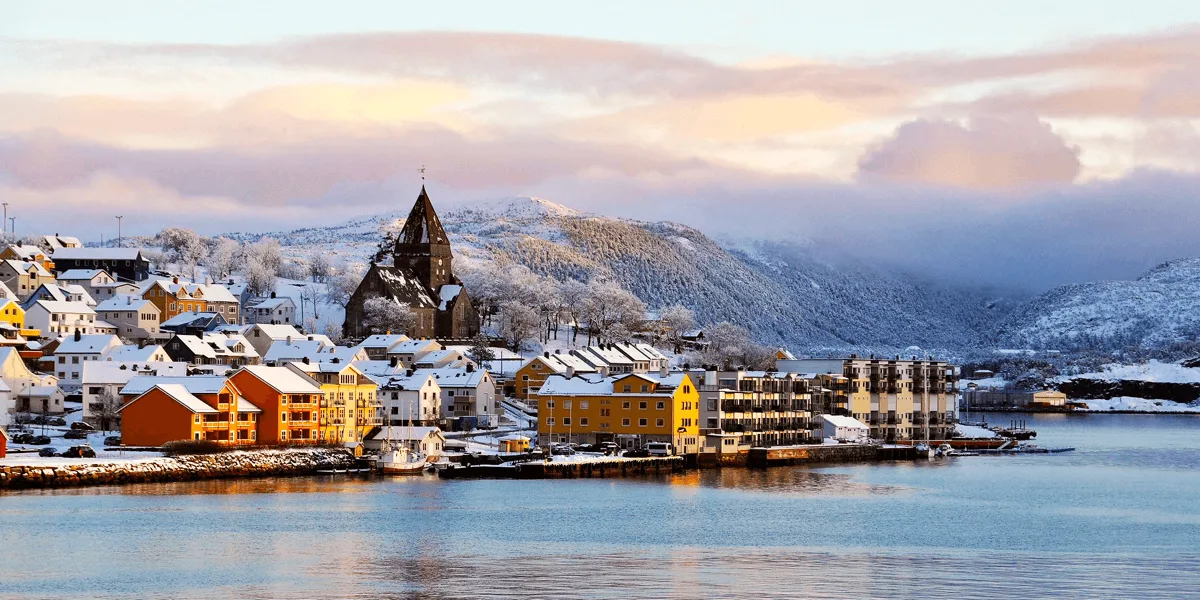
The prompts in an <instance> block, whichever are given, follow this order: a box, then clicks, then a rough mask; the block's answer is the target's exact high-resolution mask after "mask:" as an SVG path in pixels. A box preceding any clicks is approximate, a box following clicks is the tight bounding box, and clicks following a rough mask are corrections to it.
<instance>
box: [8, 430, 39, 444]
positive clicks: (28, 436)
mask: <svg viewBox="0 0 1200 600" xmlns="http://www.w3.org/2000/svg"><path fill="white" fill-rule="evenodd" d="M33 437H34V436H33V434H32V433H18V434H17V435H14V436H13V438H12V443H14V444H32V443H33Z"/></svg>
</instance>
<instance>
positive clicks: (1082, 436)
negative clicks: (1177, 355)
mask: <svg viewBox="0 0 1200 600" xmlns="http://www.w3.org/2000/svg"><path fill="white" fill-rule="evenodd" d="M1010 418H1012V417H1010V416H1007V415H1005V416H996V417H995V418H994V419H993V420H994V421H996V422H1002V421H1003V422H1007V421H1008V420H1009V419H1010ZM1028 418H1030V419H1031V420H1032V426H1033V427H1035V428H1036V429H1037V430H1038V431H1039V439H1038V442H1039V443H1041V444H1043V445H1048V446H1049V445H1055V446H1058V445H1062V446H1075V447H1077V448H1079V450H1078V451H1077V452H1074V453H1070V454H1059V455H1049V456H1008V457H966V458H960V459H954V460H946V461H936V462H929V463H921V464H913V463H895V464H872V465H854V466H838V467H830V468H784V469H773V470H769V471H747V470H732V469H731V470H725V471H720V472H715V471H705V472H700V473H691V474H687V475H683V476H677V477H669V478H660V479H642V480H578V481H449V482H444V481H438V480H437V479H433V478H425V479H377V480H353V479H350V480H348V479H332V478H305V479H291V480H274V481H233V482H207V483H195V484H176V485H145V486H130V487H114V488H89V489H85V490H69V491H53V492H25V493H12V494H7V495H0V548H3V549H4V553H5V555H6V557H5V558H4V559H3V560H0V598H26V597H28V598H277V597H295V598H342V597H352V598H393V597H394V598H406V597H417V598H440V597H451V598H491V597H500V598H508V597H515V596H522V597H529V598H573V597H584V598H696V597H721V598H731V597H742V598H745V597H749V598H767V597H770V598H779V597H797V598H808V597H832V598H867V597H880V598H916V597H920V598H976V597H978V598H998V597H1020V598H1041V597H1047V598H1049V597H1092V598H1104V597H1107V598H1181V597H1200V417H1195V416H1157V415H1155V416H1149V415H1091V416H1077V415H1072V416H1065V415H1051V416H1037V417H1028Z"/></svg>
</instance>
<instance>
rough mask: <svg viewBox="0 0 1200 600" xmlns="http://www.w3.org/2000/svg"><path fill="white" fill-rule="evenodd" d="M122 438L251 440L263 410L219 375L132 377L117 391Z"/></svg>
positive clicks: (130, 441) (136, 441)
mask: <svg viewBox="0 0 1200 600" xmlns="http://www.w3.org/2000/svg"><path fill="white" fill-rule="evenodd" d="M121 396H122V398H123V400H124V406H122V407H121V409H120V411H119V412H120V415H121V442H122V443H124V444H125V445H129V446H161V445H163V444H165V443H167V442H171V441H176V440H208V441H213V442H217V443H220V444H254V443H256V442H257V441H258V433H257V425H258V416H259V414H260V413H261V412H262V411H261V410H259V408H258V407H257V406H254V405H253V404H252V403H250V402H249V401H247V400H246V399H245V398H244V397H243V396H242V395H241V394H240V393H239V391H238V389H237V388H236V387H234V385H233V384H232V383H231V382H230V381H228V380H227V379H225V378H224V377H149V376H142V377H134V378H133V379H131V380H129V383H128V384H126V385H125V387H124V388H122V389H121Z"/></svg>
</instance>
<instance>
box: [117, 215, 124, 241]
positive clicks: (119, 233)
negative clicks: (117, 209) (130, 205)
mask: <svg viewBox="0 0 1200 600" xmlns="http://www.w3.org/2000/svg"><path fill="white" fill-rule="evenodd" d="M124 218H125V217H124V216H122V215H117V247H118V248H120V247H121V219H124Z"/></svg>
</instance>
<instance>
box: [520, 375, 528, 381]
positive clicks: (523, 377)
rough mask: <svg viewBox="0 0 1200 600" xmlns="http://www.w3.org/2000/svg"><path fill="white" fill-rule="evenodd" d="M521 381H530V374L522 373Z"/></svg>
mask: <svg viewBox="0 0 1200 600" xmlns="http://www.w3.org/2000/svg"><path fill="white" fill-rule="evenodd" d="M521 381H529V376H528V375H522V376H521Z"/></svg>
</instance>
